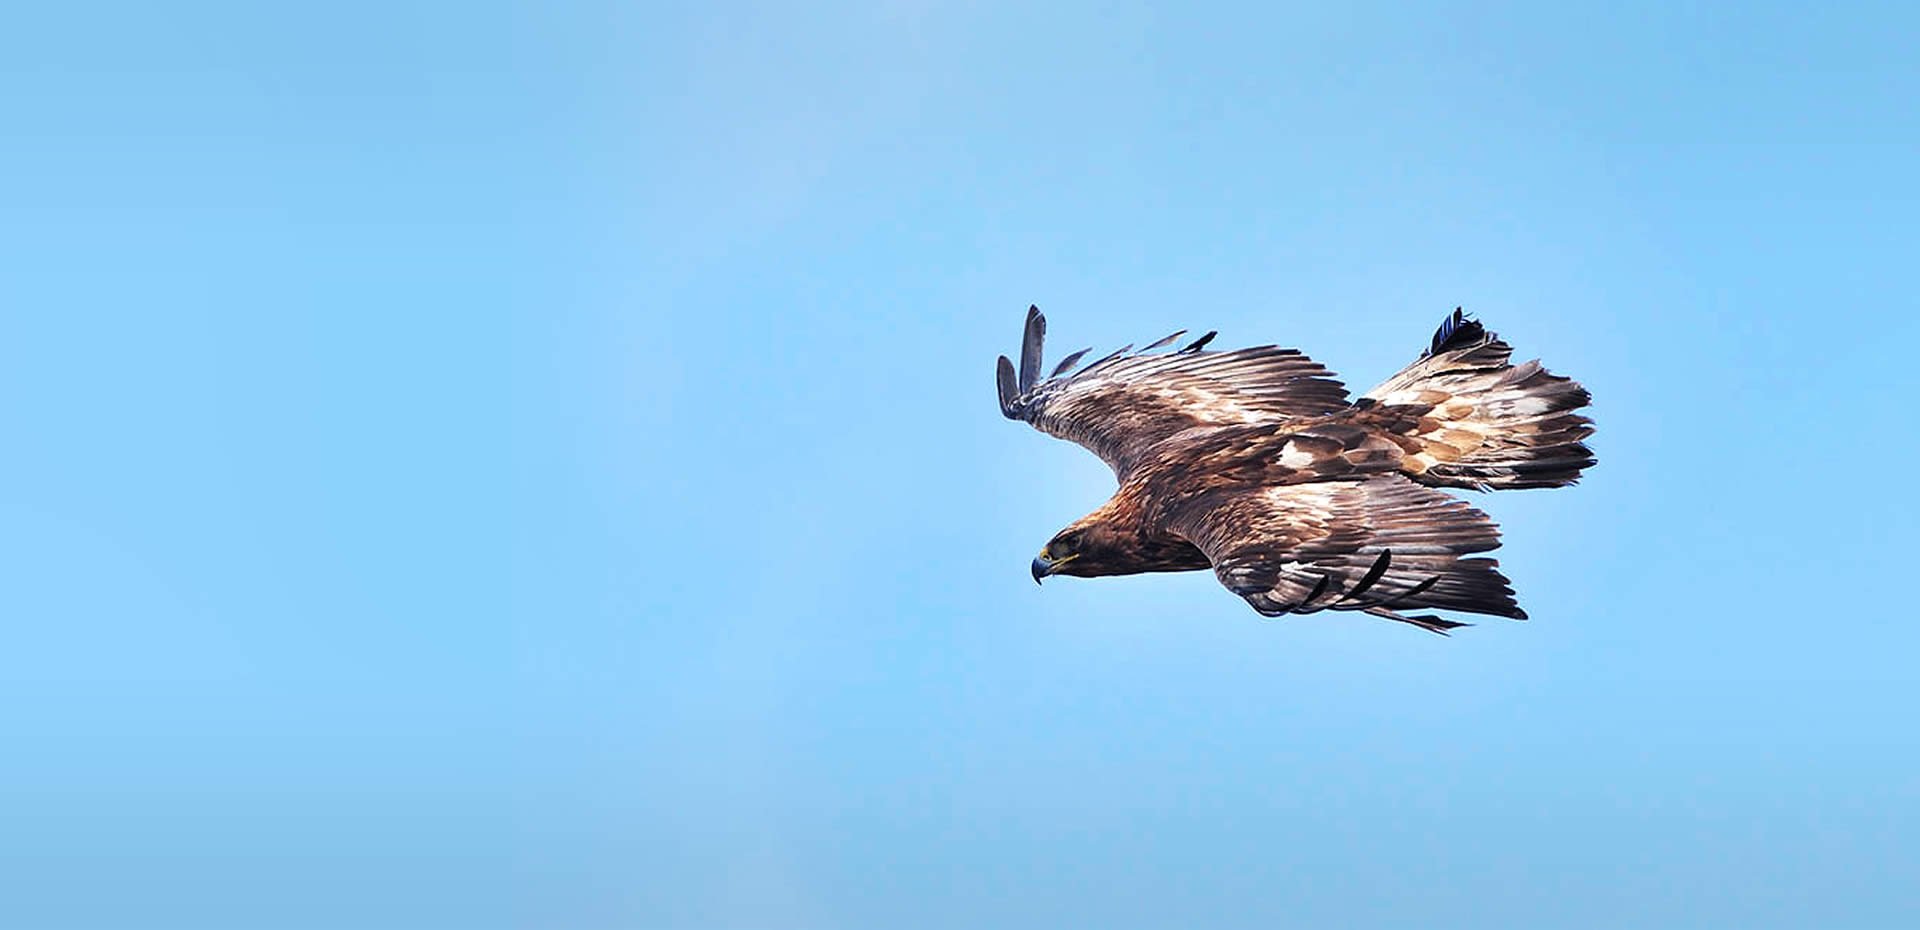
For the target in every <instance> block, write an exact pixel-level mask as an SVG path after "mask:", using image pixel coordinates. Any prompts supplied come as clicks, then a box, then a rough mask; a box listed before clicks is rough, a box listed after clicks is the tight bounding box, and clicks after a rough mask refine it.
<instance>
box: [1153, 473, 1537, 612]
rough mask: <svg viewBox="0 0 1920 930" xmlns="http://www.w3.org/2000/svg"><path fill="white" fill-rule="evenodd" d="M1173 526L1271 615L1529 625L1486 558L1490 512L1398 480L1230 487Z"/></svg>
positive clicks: (1186, 509)
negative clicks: (1469, 616) (1359, 613)
mask: <svg viewBox="0 0 1920 930" xmlns="http://www.w3.org/2000/svg"><path fill="white" fill-rule="evenodd" d="M1168 529H1170V530H1172V531H1173V532H1175V533H1178V534H1180V535H1181V536H1183V537H1185V538H1186V539H1187V540H1188V541H1190V542H1192V543H1193V544H1194V545H1195V546H1198V547H1199V548H1200V550H1201V551H1202V552H1204V553H1206V555H1207V558H1208V559H1209V560H1210V561H1212V563H1213V571H1214V575H1215V576H1216V577H1218V578H1219V579H1220V583H1221V584H1223V585H1226V587H1227V589H1228V590H1230V591H1232V592H1233V593H1235V594H1238V595H1240V596H1241V597H1243V598H1246V600H1247V603H1249V604H1251V605H1253V609H1255V610H1257V611H1259V612H1261V613H1262V614H1266V615H1268V616H1279V615H1281V614H1288V613H1314V612H1316V611H1321V610H1364V611H1366V612H1367V613H1370V614H1373V615H1375V616H1380V617H1386V618H1388V619H1391V620H1399V621H1402V622H1405V623H1412V624H1414V625H1416V626H1419V627H1422V628H1424V629H1428V630H1432V631H1433V632H1436V633H1445V632H1446V631H1447V630H1450V629H1452V628H1454V627H1458V626H1464V625H1465V624H1462V623H1459V622H1456V621H1452V620H1443V619H1441V618H1439V617H1433V616H1417V617H1412V616H1406V615H1404V614H1402V613H1400V611H1402V610H1415V609H1422V608H1428V609H1443V610H1458V611H1466V612H1469V613H1479V614H1492V615H1494V616H1500V617H1512V618H1514V619H1516V620H1524V619H1526V616H1527V615H1526V612H1525V611H1523V610H1521V609H1520V607H1519V605H1517V604H1515V603H1514V599H1513V589H1512V588H1510V587H1508V585H1507V579H1506V578H1505V577H1504V576H1502V575H1501V574H1500V572H1499V571H1498V570H1497V568H1498V565H1499V563H1498V562H1496V561H1494V560H1493V559H1487V558H1462V556H1465V555H1468V554H1471V553H1475V552H1486V551H1488V550H1490V549H1494V548H1497V547H1498V546H1499V545H1500V534H1499V532H1498V531H1497V529H1496V527H1495V526H1494V524H1493V521H1491V520H1489V519H1488V518H1487V515H1486V514H1484V513H1481V512H1480V511H1479V510H1476V509H1474V508H1473V507H1471V506H1469V505H1468V504H1467V503H1466V502H1464V501H1460V500H1457V499H1455V498H1453V497H1450V496H1448V495H1447V494H1444V493H1442V492H1440V491H1435V490H1433V489H1431V488H1423V487H1421V486H1419V485H1417V484H1414V483H1413V482H1412V481H1410V480H1408V479H1407V478H1406V477H1404V476H1401V475H1388V476H1381V477H1375V478H1371V479H1368V480H1365V481H1322V482H1317V483H1313V484H1293V485H1281V486H1276V487H1265V488H1235V489H1226V490H1220V491H1214V492H1211V493H1209V494H1203V495H1200V496H1199V497H1196V498H1195V499H1194V500H1193V501H1191V502H1189V503H1187V504H1185V505H1183V506H1182V507H1181V508H1180V509H1179V510H1177V511H1176V512H1175V513H1174V514H1172V517H1171V519H1170V520H1169V522H1168Z"/></svg>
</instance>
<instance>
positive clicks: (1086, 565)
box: [1033, 520, 1139, 582]
mask: <svg viewBox="0 0 1920 930" xmlns="http://www.w3.org/2000/svg"><path fill="white" fill-rule="evenodd" d="M1127 542H1128V540H1124V539H1122V538H1121V537H1120V536H1119V534H1117V533H1114V532H1112V528H1111V527H1109V526H1107V525H1105V524H1103V523H1088V522H1087V521H1084V520H1083V521H1081V522H1079V523H1075V524H1074V525H1072V526H1069V527H1067V528H1066V529H1064V530H1061V531H1060V532H1058V533H1055V534H1054V535H1053V538H1052V539H1050V540H1047V544H1046V546H1045V547H1043V548H1042V549H1041V550H1040V554H1039V555H1037V556H1034V558H1033V580H1034V581H1036V582H1037V581H1039V580H1040V579H1042V578H1045V577H1047V576H1048V575H1077V576H1079V577H1081V578H1095V577H1098V576H1101V575H1127V574H1131V573H1133V572H1137V571H1139V569H1138V568H1130V567H1127V566H1130V565H1132V564H1134V563H1135V562H1137V561H1138V558H1139V556H1138V553H1137V552H1136V551H1134V549H1133V548H1132V547H1130V546H1128V545H1126V543H1127Z"/></svg>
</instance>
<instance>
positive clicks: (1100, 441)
mask: <svg viewBox="0 0 1920 930" xmlns="http://www.w3.org/2000/svg"><path fill="white" fill-rule="evenodd" d="M1046 330H1047V320H1046V317H1044V316H1041V314H1040V310H1039V308H1037V307H1032V308H1028V310H1027V324H1026V331H1025V334H1024V338H1023V339H1022V344H1021V351H1020V368H1019V371H1018V373H1017V374H1016V372H1015V370H1014V366H1013V362H1012V361H1010V360H1009V359H1008V358H1007V357H1006V356H1004V355H1003V356H1001V357H1000V363H999V369H998V371H997V374H998V377H999V389H1000V412H1002V413H1004V414H1006V415H1007V417H1008V418H1010V419H1015V420H1025V421H1026V422H1028V423H1031V424H1033V426H1034V427H1035V428H1037V429H1039V430H1040V431H1041V432H1044V433H1047V434H1049V435H1052V436H1058V437H1059V438H1061V439H1066V440H1070V441H1072V442H1076V443H1079V444H1080V445H1082V446H1085V447H1087V448H1088V449H1090V450H1092V452H1093V453H1094V454H1095V455H1098V456H1100V458H1101V459H1102V460H1103V461H1105V462H1106V463H1107V464H1108V465H1111V466H1112V467H1113V470H1114V472H1115V473H1116V474H1120V475H1124V474H1126V472H1127V471H1128V470H1129V469H1130V468H1131V467H1132V466H1133V465H1134V464H1135V463H1137V462H1138V461H1139V460H1140V457H1141V455H1142V453H1144V452H1145V451H1146V450H1147V449H1149V448H1152V447H1153V446H1154V445H1156V444H1158V443H1160V442H1162V441H1164V440H1166V439H1167V438H1168V437H1171V436H1173V435H1175V434H1177V433H1180V432H1183V431H1185V430H1189V429H1193V428H1196V427H1216V426H1236V425H1239V426H1244V425H1251V424H1257V423H1280V422H1282V421H1285V420H1287V419H1289V418H1293V417H1313V416H1322V415H1325V414H1329V413H1333V412H1335V411H1337V410H1341V409H1344V408H1345V407H1346V406H1347V391H1346V388H1345V387H1343V386H1341V384H1340V382H1339V381H1337V380H1335V379H1334V377H1333V375H1332V374H1331V373H1330V372H1328V371H1327V370H1326V369H1325V368H1323V367H1321V365H1320V363H1318V362H1315V361H1314V360H1312V359H1310V358H1307V357H1306V356H1305V355H1302V354H1300V352H1299V351H1298V350H1295V349H1282V348H1278V347H1276V346H1260V347H1256V348H1251V349H1236V350H1233V351H1230V352H1207V351H1204V347H1205V346H1206V344H1207V342H1208V341H1209V340H1211V339H1212V338H1213V335H1214V334H1213V333H1208V334H1206V335H1205V336H1202V337H1200V338H1199V339H1197V340H1195V341H1194V342H1192V343H1191V344H1189V345H1187V346H1186V347H1185V348H1182V349H1179V350H1177V351H1174V352H1163V353H1157V354H1152V355H1149V354H1146V353H1147V352H1151V351H1152V350H1154V349H1158V348H1161V347H1163V346H1166V345H1168V344H1170V343H1172V342H1173V341H1174V340H1175V339H1177V338H1178V337H1179V336H1180V335H1181V333H1174V334H1173V335H1172V336H1168V337H1167V338H1165V339H1162V340H1160V341H1158V342H1156V343H1154V344H1153V345H1150V346H1148V347H1147V348H1146V349H1145V350H1142V352H1141V353H1137V354H1128V351H1129V349H1131V348H1132V347H1131V346H1129V347H1128V348H1127V349H1122V350H1120V351H1119V352H1115V353H1114V354H1112V355H1109V356H1107V357H1106V358H1103V359H1101V360H1099V361H1097V362H1094V363H1093V364H1091V365H1088V366H1086V367H1085V368H1082V369H1080V370H1079V371H1077V372H1073V373H1071V374H1064V373H1065V372H1066V371H1067V370H1068V369H1069V368H1071V367H1072V366H1073V363H1074V362H1077V361H1079V359H1080V357H1081V356H1083V355H1085V354H1086V350H1084V349H1083V350H1081V351H1080V352H1076V353H1074V354H1073V355H1070V356H1068V357H1067V358H1066V360H1065V361H1063V362H1061V363H1060V365H1059V366H1057V367H1055V368H1054V370H1053V374H1052V376H1050V377H1048V378H1046V379H1045V380H1042V379H1041V378H1040V353H1041V344H1042V343H1043V342H1044V341H1045V338H1046Z"/></svg>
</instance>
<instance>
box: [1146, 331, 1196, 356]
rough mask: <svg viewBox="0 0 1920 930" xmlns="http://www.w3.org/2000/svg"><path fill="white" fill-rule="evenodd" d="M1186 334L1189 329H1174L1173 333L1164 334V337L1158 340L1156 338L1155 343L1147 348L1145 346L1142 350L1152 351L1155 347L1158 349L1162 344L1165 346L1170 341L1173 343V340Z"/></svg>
mask: <svg viewBox="0 0 1920 930" xmlns="http://www.w3.org/2000/svg"><path fill="white" fill-rule="evenodd" d="M1186 334H1187V331H1186V330H1184V329H1182V330H1176V331H1174V332H1173V333H1171V334H1170V335H1166V336H1162V337H1160V338H1159V339H1157V340H1155V341H1154V343H1153V345H1150V346H1147V347H1146V348H1144V349H1141V350H1140V351H1142V352H1152V351H1153V350H1155V349H1158V348H1160V347H1161V346H1165V345H1168V344H1169V343H1172V342H1173V341H1174V340H1175V339H1178V338H1180V337H1181V336H1184V335H1186Z"/></svg>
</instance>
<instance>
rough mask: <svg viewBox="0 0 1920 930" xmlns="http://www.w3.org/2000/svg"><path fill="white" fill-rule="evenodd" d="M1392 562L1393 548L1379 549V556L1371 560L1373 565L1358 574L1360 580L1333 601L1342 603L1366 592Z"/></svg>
mask: <svg viewBox="0 0 1920 930" xmlns="http://www.w3.org/2000/svg"><path fill="white" fill-rule="evenodd" d="M1392 564H1393V550H1392V549H1382V550H1380V557H1379V558H1377V559H1374V560H1373V567H1372V568H1369V569H1367V573H1366V574H1364V575H1362V576H1360V580H1359V581H1358V582H1356V583H1355V584H1354V586H1353V587H1351V588H1348V589H1347V593H1345V594H1342V595H1340V599H1339V600H1337V601H1334V603H1336V604H1344V603H1346V602H1348V601H1351V600H1353V599H1354V598H1356V597H1359V596H1360V595H1362V594H1365V593H1367V591H1369V590H1371V589H1372V588H1373V586H1374V584H1375V583H1377V582H1379V580H1380V576H1381V575H1384V574H1386V573H1387V568H1388V567H1389V566H1391V565H1392Z"/></svg>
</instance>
